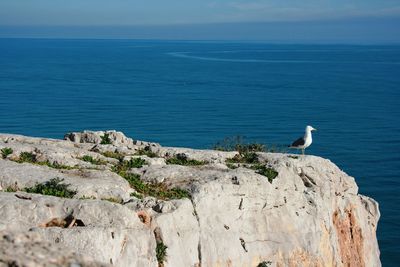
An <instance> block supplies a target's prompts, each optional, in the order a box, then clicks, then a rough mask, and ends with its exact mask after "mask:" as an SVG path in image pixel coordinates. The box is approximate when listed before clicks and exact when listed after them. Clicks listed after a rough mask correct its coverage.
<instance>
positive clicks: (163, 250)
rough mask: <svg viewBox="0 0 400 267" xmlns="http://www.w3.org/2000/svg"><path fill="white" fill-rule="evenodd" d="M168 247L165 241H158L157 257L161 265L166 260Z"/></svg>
mask: <svg viewBox="0 0 400 267" xmlns="http://www.w3.org/2000/svg"><path fill="white" fill-rule="evenodd" d="M167 248H168V247H167V246H166V245H165V244H164V243H162V242H158V243H157V247H156V257H157V261H158V264H159V265H161V266H163V265H162V264H163V263H164V261H166V258H167Z"/></svg>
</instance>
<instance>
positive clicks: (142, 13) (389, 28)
mask: <svg viewBox="0 0 400 267" xmlns="http://www.w3.org/2000/svg"><path fill="white" fill-rule="evenodd" d="M399 22H400V1H399V0H247V1H245V0H218V1H216V0H168V1H166V0H145V1H143V0H142V1H139V0H68V1H65V0H1V1H0V37H52V36H54V37H77V38H81V37H82V38H83V37H85V36H87V37H99V38H107V37H110V38H124V37H126V38H160V39H164V38H167V39H168V38H170V39H179V38H186V39H196V38H197V39H207V38H209V39H237V40H241V39H254V40H256V39H259V40H270V41H273V40H275V41H279V40H288V41H290V40H292V41H296V40H297V41H302V40H303V41H307V40H318V39H321V40H322V41H329V40H331V41H332V39H334V40H333V41H335V40H336V41H338V42H339V41H346V40H348V41H349V42H363V41H364V42H371V40H372V41H373V40H375V41H376V42H389V43H390V42H400V37H397V35H399V36H400V32H399V30H397V28H400V24H399ZM229 25H230V26H231V27H229ZM288 25H292V26H293V27H294V28H295V29H296V31H295V30H292V33H291V34H292V35H293V34H294V35H296V34H295V33H296V32H297V33H304V34H305V35H307V36H305V37H304V38H300V37H301V36H298V37H296V38H288V36H287V35H288V31H290V30H288V29H287V28H288V27H289V28H290V26H288ZM300 26H302V27H300ZM310 27H311V28H312V29H311V32H312V36H308V34H310V33H309V30H310ZM327 27H328V28H329V30H330V31H333V32H332V36H334V35H337V36H338V37H337V38H336V39H335V38H328V37H324V36H325V35H326V29H327ZM189 28H192V29H193V32H192V33H190V30H189ZM93 29H94V30H93ZM234 29H239V32H238V33H237V34H236V35H235V34H234V33H233V32H232V31H234ZM254 29H256V30H254ZM280 30H282V31H283V33H282V34H281V35H279V31H280ZM207 31H210V34H209V36H207V34H204V33H205V32H207ZM227 31H228V32H229V31H230V32H231V33H230V34H226V32H227ZM249 31H250V32H253V34H249V33H248V32H249ZM93 32H95V33H93ZM116 33H118V34H116ZM146 33H147V34H146ZM352 34H356V35H358V36H351V35H352ZM319 35H322V37H321V38H318V36H319ZM360 35H362V36H360ZM218 36H219V38H218ZM269 36H272V37H269ZM374 36H375V37H374ZM374 38H375V39H374Z"/></svg>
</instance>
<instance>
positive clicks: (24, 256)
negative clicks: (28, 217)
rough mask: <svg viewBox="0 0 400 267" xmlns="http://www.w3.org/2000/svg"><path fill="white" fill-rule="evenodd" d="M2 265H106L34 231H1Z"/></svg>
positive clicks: (0, 255)
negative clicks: (43, 237) (46, 238)
mask: <svg viewBox="0 0 400 267" xmlns="http://www.w3.org/2000/svg"><path fill="white" fill-rule="evenodd" d="M0 248H1V249H0V266H30V267H42V266H45V267H47V266H65V267H70V266H87V267H106V266H110V265H108V264H104V263H99V262H96V261H95V260H94V259H93V258H91V257H88V256H82V255H78V254H77V253H76V252H74V251H73V250H72V249H66V248H65V246H62V245H60V244H54V243H51V242H48V241H45V240H43V239H42V238H41V236H40V235H38V234H36V233H32V232H28V233H13V232H7V233H5V232H0Z"/></svg>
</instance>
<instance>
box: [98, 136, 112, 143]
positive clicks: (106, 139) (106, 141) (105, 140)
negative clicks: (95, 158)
mask: <svg viewBox="0 0 400 267" xmlns="http://www.w3.org/2000/svg"><path fill="white" fill-rule="evenodd" d="M100 138H101V142H100V144H102V145H111V139H110V134H108V133H104V135H102V136H100Z"/></svg>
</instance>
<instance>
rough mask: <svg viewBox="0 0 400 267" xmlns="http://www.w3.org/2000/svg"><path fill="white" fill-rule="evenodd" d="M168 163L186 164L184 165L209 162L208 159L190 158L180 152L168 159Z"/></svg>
mask: <svg viewBox="0 0 400 267" xmlns="http://www.w3.org/2000/svg"><path fill="white" fill-rule="evenodd" d="M166 163H167V164H175V165H184V166H199V165H204V164H207V162H206V161H200V160H195V159H188V157H187V156H186V155H185V154H183V153H179V154H176V155H175V156H174V157H172V158H168V159H167V160H166Z"/></svg>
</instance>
